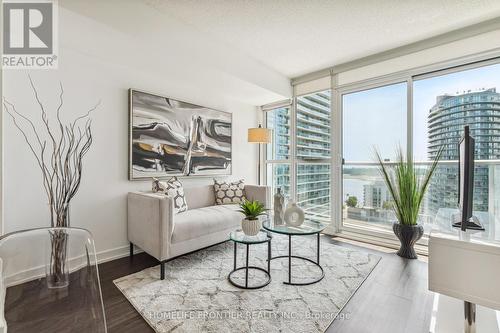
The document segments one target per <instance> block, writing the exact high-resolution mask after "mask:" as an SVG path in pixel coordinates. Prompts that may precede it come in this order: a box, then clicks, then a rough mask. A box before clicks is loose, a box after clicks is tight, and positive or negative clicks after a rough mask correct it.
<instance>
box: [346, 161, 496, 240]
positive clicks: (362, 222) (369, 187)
mask: <svg viewBox="0 0 500 333" xmlns="http://www.w3.org/2000/svg"><path fill="white" fill-rule="evenodd" d="M387 164H388V165H391V163H390V162H389V163H387ZM417 165H418V168H419V170H420V171H421V173H422V174H423V173H424V172H425V170H426V168H427V167H428V165H430V162H417ZM343 196H344V203H343V215H342V219H343V223H344V224H345V225H353V226H362V227H371V228H378V229H387V230H389V229H390V228H391V227H392V223H393V222H394V221H396V216H395V214H394V213H393V211H392V208H391V207H392V204H393V201H392V197H391V195H390V193H389V191H388V189H387V187H386V186H385V183H384V181H383V179H382V177H381V175H380V173H379V171H378V167H377V166H376V165H375V164H373V163H355V164H348V163H347V164H345V165H344V166H343ZM351 197H352V198H351ZM457 207H458V161H441V162H440V163H439V165H438V167H437V169H436V171H435V173H434V175H433V177H432V179H431V183H430V185H429V188H428V190H427V193H426V196H425V197H424V200H423V203H422V206H421V211H420V214H419V223H422V224H423V225H424V227H425V228H426V229H428V230H429V229H430V228H433V227H436V223H442V219H437V217H438V216H442V215H443V214H444V213H446V214H448V212H449V211H456V209H457ZM473 210H474V214H479V215H484V214H486V215H493V216H495V215H500V161H498V160H492V161H488V160H477V161H476V162H475V170H474V197H473ZM485 227H486V228H488V226H485ZM499 232H500V230H499Z"/></svg>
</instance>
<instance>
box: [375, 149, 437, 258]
mask: <svg viewBox="0 0 500 333" xmlns="http://www.w3.org/2000/svg"><path fill="white" fill-rule="evenodd" d="M442 151H443V149H442V147H441V148H440V149H439V150H438V152H437V154H436V156H435V158H434V160H433V161H432V162H431V165H430V166H429V167H427V168H426V169H425V170H421V169H419V168H418V166H417V165H415V163H414V162H413V158H412V156H410V155H409V156H407V158H406V159H405V157H404V154H403V150H402V149H401V147H399V148H398V149H397V151H396V162H395V164H393V165H390V166H389V165H387V163H386V162H384V160H383V159H382V157H381V156H380V153H379V151H378V150H377V149H375V156H376V161H377V163H378V165H379V171H380V173H381V175H382V178H383V179H384V182H385V184H386V186H387V188H388V190H389V193H390V195H391V197H392V201H391V203H390V207H391V208H392V209H393V210H394V213H395V214H396V218H397V220H398V221H397V222H396V223H394V224H393V225H392V228H393V231H394V233H395V234H396V236H397V237H398V238H399V241H400V243H401V247H400V249H399V251H398V253H397V254H398V255H399V256H400V257H404V258H408V259H416V258H417V254H416V252H415V249H414V245H415V243H416V242H417V241H418V240H419V239H420V238H421V237H422V235H423V233H424V228H423V227H422V225H419V224H418V215H419V213H420V207H421V205H422V202H423V199H424V196H425V193H426V191H427V188H428V187H429V184H430V181H431V178H432V175H433V174H434V171H435V170H436V168H437V166H438V162H439V159H440V158H441V154H442Z"/></svg>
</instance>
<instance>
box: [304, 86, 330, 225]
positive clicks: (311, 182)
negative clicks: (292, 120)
mask: <svg viewBox="0 0 500 333" xmlns="http://www.w3.org/2000/svg"><path fill="white" fill-rule="evenodd" d="M330 103H331V94H330V91H329V90H327V91H324V92H319V93H314V94H310V95H305V96H301V97H299V98H297V125H296V128H297V135H296V138H297V139H296V147H297V148H296V149H297V159H302V160H306V161H311V160H313V161H315V160H320V159H329V158H330V156H331V151H330V127H331V125H330V119H331V109H330ZM330 170H331V169H330V164H327V163H317V164H308V163H304V164H301V163H299V164H297V203H298V205H299V206H301V207H303V208H304V211H305V212H306V214H307V216H309V218H312V219H314V220H324V221H329V220H330V178H331V177H330Z"/></svg>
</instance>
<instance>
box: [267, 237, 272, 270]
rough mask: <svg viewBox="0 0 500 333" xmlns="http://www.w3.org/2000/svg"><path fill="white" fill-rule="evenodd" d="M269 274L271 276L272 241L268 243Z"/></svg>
mask: <svg viewBox="0 0 500 333" xmlns="http://www.w3.org/2000/svg"><path fill="white" fill-rule="evenodd" d="M267 272H268V273H269V274H271V240H269V242H267Z"/></svg>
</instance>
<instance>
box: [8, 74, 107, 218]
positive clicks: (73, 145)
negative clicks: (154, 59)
mask: <svg viewBox="0 0 500 333" xmlns="http://www.w3.org/2000/svg"><path fill="white" fill-rule="evenodd" d="M28 78H29V81H30V85H31V89H32V91H33V95H34V98H35V100H36V102H37V104H38V106H39V108H40V116H41V118H40V119H41V124H40V125H41V126H38V127H37V126H36V125H35V123H34V121H33V120H31V119H30V118H28V117H27V116H25V115H23V114H21V113H20V112H18V111H17V110H16V107H15V106H14V104H12V103H10V102H9V101H7V99H6V98H4V99H3V106H4V109H5V111H6V112H7V113H8V114H9V115H10V117H11V118H12V121H13V123H14V126H15V127H16V128H17V130H18V131H19V132H20V133H21V135H22V136H23V138H24V141H25V142H26V143H27V145H28V147H29V149H30V151H31V153H32V154H33V155H34V157H35V159H36V161H37V164H38V167H39V168H40V170H41V174H42V180H43V187H44V189H45V192H46V195H47V200H48V203H49V206H50V214H51V226H52V227H67V226H68V222H69V221H68V219H67V216H66V214H67V210H68V205H69V203H70V201H71V200H72V199H73V197H74V196H75V195H76V193H77V192H78V189H79V188H80V182H81V177H82V168H83V158H84V157H85V155H86V154H87V152H88V151H89V150H90V147H91V146H92V141H93V137H92V129H91V126H92V121H91V118H90V115H91V113H92V112H93V111H95V110H96V109H97V107H98V106H99V105H100V101H99V102H98V103H97V104H96V105H95V106H93V107H91V108H90V109H89V110H88V111H87V112H85V113H84V114H83V115H81V116H79V117H77V118H75V119H74V120H73V121H70V122H68V123H66V124H65V123H64V122H63V121H62V119H61V111H62V108H63V105H64V89H63V86H62V84H61V83H59V86H60V92H59V104H58V106H57V109H56V110H55V114H56V120H57V130H55V131H54V130H53V129H52V128H51V124H50V121H49V116H48V113H47V110H46V108H45V106H44V104H43V103H42V101H41V99H40V96H39V93H38V91H37V89H36V85H35V83H34V81H33V79H32V78H31V76H29V75H28ZM82 120H85V123H82V122H81V121H82Z"/></svg>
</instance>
